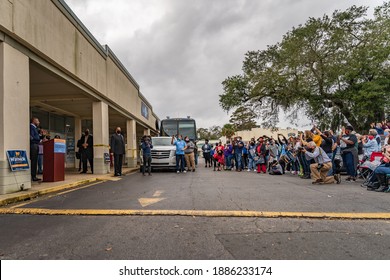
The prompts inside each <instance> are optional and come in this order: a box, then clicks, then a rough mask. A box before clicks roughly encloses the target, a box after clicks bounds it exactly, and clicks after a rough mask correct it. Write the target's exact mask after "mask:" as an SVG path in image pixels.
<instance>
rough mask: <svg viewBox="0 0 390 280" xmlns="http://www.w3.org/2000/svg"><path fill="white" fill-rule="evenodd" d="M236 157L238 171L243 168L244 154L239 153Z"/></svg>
mask: <svg viewBox="0 0 390 280" xmlns="http://www.w3.org/2000/svg"><path fill="white" fill-rule="evenodd" d="M234 156H235V157H236V169H241V166H242V154H240V153H237V154H235V155H234Z"/></svg>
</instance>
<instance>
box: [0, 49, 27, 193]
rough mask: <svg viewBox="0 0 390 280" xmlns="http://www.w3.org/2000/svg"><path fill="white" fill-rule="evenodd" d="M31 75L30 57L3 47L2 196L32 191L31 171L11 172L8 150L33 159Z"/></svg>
mask: <svg viewBox="0 0 390 280" xmlns="http://www.w3.org/2000/svg"><path fill="white" fill-rule="evenodd" d="M29 112H30V73H29V59H28V57H27V56H25V55H24V54H22V53H21V52H19V51H18V50H16V49H14V48H12V47H11V46H9V45H7V44H6V43H0V194H7V193H13V192H17V191H20V190H21V189H29V188H31V171H30V170H27V171H17V172H11V169H10V167H9V164H8V159H7V154H6V151H7V150H26V151H27V156H28V158H30V124H29V119H30V113H29Z"/></svg>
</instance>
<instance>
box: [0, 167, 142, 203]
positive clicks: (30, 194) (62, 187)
mask: <svg viewBox="0 0 390 280" xmlns="http://www.w3.org/2000/svg"><path fill="white" fill-rule="evenodd" d="M138 170H139V168H138V167H137V168H131V169H129V170H126V171H125V172H124V173H123V174H132V173H135V172H137V171H138ZM108 175H109V174H108ZM108 175H105V177H103V176H102V177H100V178H99V177H94V178H90V179H85V180H81V181H77V182H74V183H69V184H64V185H60V186H55V187H51V188H46V189H42V190H38V191H29V192H28V193H23V192H19V193H16V194H15V196H14V197H10V198H6V199H1V198H0V207H1V206H6V205H8V204H12V203H16V202H21V201H25V200H28V199H33V198H37V197H38V196H41V195H46V194H51V193H55V192H58V191H63V190H67V189H71V188H76V187H78V186H81V185H85V184H89V183H93V182H98V181H101V182H105V181H109V180H111V178H112V180H113V181H115V180H116V178H117V177H115V180H114V176H113V175H112V176H108Z"/></svg>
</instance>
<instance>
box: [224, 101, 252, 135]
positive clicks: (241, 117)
mask: <svg viewBox="0 0 390 280" xmlns="http://www.w3.org/2000/svg"><path fill="white" fill-rule="evenodd" d="M256 117H257V116H256V114H255V113H254V112H253V110H252V109H251V108H248V107H244V106H240V107H238V108H237V109H236V110H235V111H234V112H233V114H232V115H231V117H230V120H229V122H230V123H231V124H233V127H234V129H235V130H236V131H241V130H251V129H252V128H255V127H258V125H257V123H256V121H255V119H256Z"/></svg>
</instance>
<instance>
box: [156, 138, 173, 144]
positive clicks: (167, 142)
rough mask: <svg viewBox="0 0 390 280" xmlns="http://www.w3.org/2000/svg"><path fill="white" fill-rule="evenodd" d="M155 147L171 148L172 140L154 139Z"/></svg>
mask: <svg viewBox="0 0 390 280" xmlns="http://www.w3.org/2000/svg"><path fill="white" fill-rule="evenodd" d="M152 144H153V146H171V138H152Z"/></svg>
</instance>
